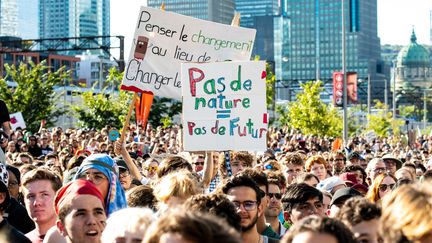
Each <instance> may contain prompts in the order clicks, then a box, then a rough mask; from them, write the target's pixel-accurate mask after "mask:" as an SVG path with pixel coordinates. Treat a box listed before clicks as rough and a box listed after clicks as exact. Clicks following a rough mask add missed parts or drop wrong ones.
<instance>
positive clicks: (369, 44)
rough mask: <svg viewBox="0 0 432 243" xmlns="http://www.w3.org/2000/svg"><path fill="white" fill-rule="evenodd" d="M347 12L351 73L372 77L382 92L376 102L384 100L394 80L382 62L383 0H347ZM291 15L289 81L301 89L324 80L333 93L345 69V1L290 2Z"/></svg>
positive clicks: (373, 95)
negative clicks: (379, 23)
mask: <svg viewBox="0 0 432 243" xmlns="http://www.w3.org/2000/svg"><path fill="white" fill-rule="evenodd" d="M344 12H345V31H346V70H347V71H351V72H357V74H358V78H361V79H366V78H367V77H368V75H370V77H371V80H372V90H375V91H379V92H374V93H373V94H372V98H379V99H381V100H382V99H383V95H382V93H383V86H385V85H384V83H385V82H388V80H386V79H385V77H384V74H383V72H382V69H383V67H382V63H381V61H380V40H379V38H378V33H377V0H362V1H360V0H346V1H345V6H344ZM287 15H288V17H289V18H290V20H291V24H290V26H291V35H290V44H289V46H290V50H289V57H288V67H289V68H288V69H287V70H286V71H287V72H288V74H287V76H288V81H289V82H291V86H294V87H295V86H298V84H299V83H302V82H306V81H309V80H316V79H320V80H322V81H323V82H324V83H325V84H326V85H325V87H326V90H327V89H330V90H331V87H332V85H331V80H332V74H333V72H335V71H341V70H342V1H340V0H287ZM329 93H331V92H329ZM359 96H362V94H359ZM363 96H366V94H363Z"/></svg>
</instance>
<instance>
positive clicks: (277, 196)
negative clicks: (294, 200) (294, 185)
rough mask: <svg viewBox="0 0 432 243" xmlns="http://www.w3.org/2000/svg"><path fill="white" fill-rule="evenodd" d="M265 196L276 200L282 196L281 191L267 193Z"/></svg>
mask: <svg viewBox="0 0 432 243" xmlns="http://www.w3.org/2000/svg"><path fill="white" fill-rule="evenodd" d="M267 196H268V197H269V198H272V197H275V198H276V199H277V200H280V199H281V198H282V193H270V192H269V193H267Z"/></svg>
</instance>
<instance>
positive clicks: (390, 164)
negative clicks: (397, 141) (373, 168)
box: [382, 154, 402, 175]
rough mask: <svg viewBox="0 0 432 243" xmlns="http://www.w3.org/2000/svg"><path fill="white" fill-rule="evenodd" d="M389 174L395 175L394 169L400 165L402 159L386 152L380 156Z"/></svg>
mask: <svg viewBox="0 0 432 243" xmlns="http://www.w3.org/2000/svg"><path fill="white" fill-rule="evenodd" d="M382 159H383V160H384V164H385V167H386V171H387V173H389V174H392V175H395V173H396V171H397V170H398V169H400V168H401V167H402V161H400V160H399V159H397V158H396V157H394V156H393V155H392V154H386V155H384V156H383V157H382Z"/></svg>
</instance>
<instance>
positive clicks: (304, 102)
mask: <svg viewBox="0 0 432 243" xmlns="http://www.w3.org/2000/svg"><path fill="white" fill-rule="evenodd" d="M301 87H302V89H303V92H301V93H299V94H297V100H296V101H294V102H291V103H289V104H288V108H287V110H288V112H287V117H286V118H284V119H286V120H289V121H290V125H291V126H292V127H294V128H296V129H300V130H301V131H302V133H304V134H311V135H321V136H324V135H327V136H340V134H341V131H342V120H341V118H340V116H339V114H338V112H337V110H336V109H335V108H333V107H332V106H331V105H327V104H325V103H324V102H323V101H322V100H321V99H320V94H321V92H322V91H323V87H322V82H321V81H317V82H314V81H309V82H307V83H305V84H302V85H301ZM280 115H282V114H280Z"/></svg>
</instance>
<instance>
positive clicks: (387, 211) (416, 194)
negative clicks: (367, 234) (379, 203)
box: [380, 183, 432, 242]
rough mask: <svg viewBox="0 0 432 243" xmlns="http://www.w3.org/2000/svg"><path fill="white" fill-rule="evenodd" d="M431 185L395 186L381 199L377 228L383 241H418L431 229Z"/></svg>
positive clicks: (431, 230)
mask: <svg viewBox="0 0 432 243" xmlns="http://www.w3.org/2000/svg"><path fill="white" fill-rule="evenodd" d="M431 212H432V184H431V183H423V184H418V183H417V184H409V185H402V186H401V187H399V188H397V189H396V190H395V191H393V193H391V195H390V196H389V197H387V198H386V199H385V200H384V202H383V213H382V216H381V224H380V231H381V233H383V232H384V234H382V235H383V237H384V242H399V241H400V240H402V239H404V238H407V239H408V240H410V241H415V240H419V239H421V238H422V237H424V236H426V235H428V234H429V233H430V232H432V223H431V222H432V214H431Z"/></svg>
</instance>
